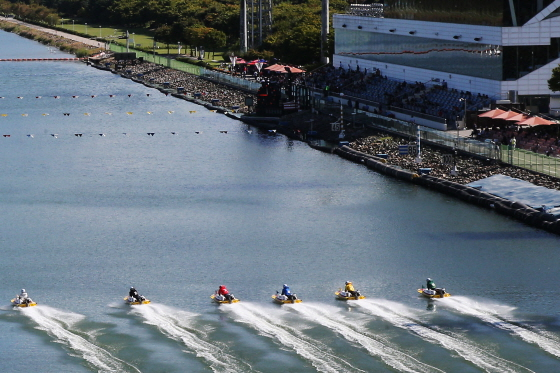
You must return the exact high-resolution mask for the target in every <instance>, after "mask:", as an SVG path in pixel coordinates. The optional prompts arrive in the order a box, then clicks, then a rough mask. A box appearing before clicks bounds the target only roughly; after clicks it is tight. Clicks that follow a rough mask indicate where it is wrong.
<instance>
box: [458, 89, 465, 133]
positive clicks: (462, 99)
mask: <svg viewBox="0 0 560 373" xmlns="http://www.w3.org/2000/svg"><path fill="white" fill-rule="evenodd" d="M459 101H464V102H465V114H464V115H463V125H464V126H465V128H467V98H466V97H461V98H460V99H459ZM458 137H459V126H458V125H457V138H458Z"/></svg>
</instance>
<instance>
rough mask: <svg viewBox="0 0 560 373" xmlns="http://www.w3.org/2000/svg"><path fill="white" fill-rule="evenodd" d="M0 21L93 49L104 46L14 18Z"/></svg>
mask: <svg viewBox="0 0 560 373" xmlns="http://www.w3.org/2000/svg"><path fill="white" fill-rule="evenodd" d="M0 20H1V21H6V22H10V23H15V24H18V25H22V26H26V27H29V28H32V29H35V30H37V31H41V32H44V33H46V34H51V35H55V36H60V37H62V38H65V39H70V40H74V41H77V42H80V43H84V44H87V45H91V46H93V47H100V48H101V47H104V46H105V42H102V41H99V40H96V39H88V38H84V37H82V36H78V35H74V34H69V33H67V32H62V31H58V30H53V29H50V28H46V27H43V26H37V25H33V24H31V23H27V22H23V21H20V20H17V19H14V18H7V17H0Z"/></svg>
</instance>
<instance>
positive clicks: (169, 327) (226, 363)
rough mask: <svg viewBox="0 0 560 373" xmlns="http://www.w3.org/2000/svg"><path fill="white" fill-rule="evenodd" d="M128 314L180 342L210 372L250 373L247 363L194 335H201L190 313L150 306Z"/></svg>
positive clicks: (161, 306) (136, 308) (136, 309)
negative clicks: (194, 325) (204, 364)
mask: <svg viewBox="0 0 560 373" xmlns="http://www.w3.org/2000/svg"><path fill="white" fill-rule="evenodd" d="M131 313H133V314H136V315H139V316H140V317H142V318H143V319H144V322H145V323H146V324H149V325H153V326H155V327H156V328H158V330H159V331H161V332H162V333H163V334H164V335H166V336H167V337H168V338H170V339H173V340H175V341H179V342H182V343H183V344H184V345H185V346H186V347H187V348H188V349H189V350H190V351H192V352H194V354H195V355H196V356H197V357H200V358H202V359H204V360H206V362H207V363H208V365H209V366H210V368H211V369H212V370H213V371H214V372H217V373H233V372H248V371H254V370H253V369H252V368H251V366H250V365H249V364H247V363H244V362H241V361H239V360H238V359H236V358H235V357H233V356H232V355H230V354H228V353H226V352H224V351H223V349H222V347H221V346H219V345H215V344H212V343H209V342H207V341H205V340H203V339H202V338H200V337H198V336H197V334H204V333H203V332H202V331H200V330H196V329H195V328H193V326H192V325H191V322H190V320H191V319H192V318H193V317H194V316H196V315H194V314H191V313H188V312H185V311H181V310H177V309H173V308H171V307H167V306H164V305H159V304H153V303H152V304H150V305H142V306H138V307H136V306H134V307H132V310H131Z"/></svg>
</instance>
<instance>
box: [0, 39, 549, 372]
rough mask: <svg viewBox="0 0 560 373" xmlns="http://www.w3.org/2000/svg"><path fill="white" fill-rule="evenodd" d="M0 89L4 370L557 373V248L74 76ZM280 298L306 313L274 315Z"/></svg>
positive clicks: (230, 125) (196, 112)
mask: <svg viewBox="0 0 560 373" xmlns="http://www.w3.org/2000/svg"><path fill="white" fill-rule="evenodd" d="M8 45H9V48H6V47H5V46H8ZM0 46H3V48H0V58H31V57H47V58H48V57H50V56H52V55H56V56H63V54H62V53H60V52H58V53H51V52H50V51H49V50H48V49H47V48H46V47H44V46H42V45H39V44H36V43H34V42H31V41H28V40H25V39H21V38H19V37H17V36H15V35H12V34H7V33H3V32H2V33H0ZM0 79H1V82H2V84H1V86H0V96H2V97H4V98H3V99H0V114H2V116H0V132H1V133H0V134H1V135H10V136H9V137H4V136H3V137H0V157H1V160H2V163H1V164H0V171H1V175H2V177H1V178H0V211H1V212H2V213H1V215H0V223H1V224H0V245H1V246H0V250H1V253H2V261H1V262H0V269H1V270H0V278H1V284H2V286H1V287H0V299H3V300H4V304H5V306H3V307H2V308H1V309H0V362H1V363H2V366H3V368H2V370H3V371H6V372H16V371H21V369H22V366H19V365H14V362H15V361H22V357H25V358H24V359H23V360H26V361H27V362H26V365H25V366H26V368H31V369H33V370H35V371H40V372H90V371H100V372H122V371H127V372H212V371H214V372H248V371H254V372H288V371H289V372H315V371H319V372H359V371H365V372H485V371H486V372H531V371H533V372H554V371H558V370H559V369H560V360H559V359H560V323H559V319H558V315H559V311H558V299H559V295H560V294H559V293H560V290H559V287H558V283H559V282H560V275H559V271H558V268H559V264H560V256H559V249H560V247H559V243H560V240H559V238H558V237H557V236H553V235H551V234H549V233H546V232H543V231H539V230H536V229H533V228H530V227H527V226H525V225H522V224H520V223H519V222H516V221H513V220H510V219H508V218H506V217H503V216H500V215H498V214H495V213H494V212H492V211H486V210H483V209H480V208H477V207H474V206H470V205H467V204H465V203H462V202H460V201H458V200H454V199H451V198H449V197H447V196H443V195H439V194H436V193H432V192H431V191H428V190H425V189H422V188H419V187H417V186H414V185H409V184H406V183H403V182H400V181H398V180H395V179H392V178H387V177H385V176H382V175H379V174H376V173H375V172H372V171H369V170H367V169H366V168H364V167H363V166H360V165H356V164H353V163H350V162H347V161H345V160H343V159H340V158H338V157H336V156H333V155H329V154H324V153H321V152H317V151H314V150H312V149H310V148H309V147H307V145H305V144H303V143H299V142H293V141H291V140H288V139H286V138H285V137H283V136H280V135H274V136H271V135H269V134H267V133H260V132H259V131H258V130H257V129H255V128H251V127H248V126H247V125H245V124H243V123H241V122H238V121H235V120H232V119H229V118H227V117H225V116H224V115H221V114H218V113H214V112H210V111H208V110H206V109H204V108H202V107H199V106H196V105H194V104H191V103H188V102H185V101H182V100H178V99H175V98H173V97H171V96H165V95H163V94H161V93H160V92H158V91H156V90H153V89H150V88H147V87H144V86H143V85H140V84H136V83H133V82H131V81H129V80H126V79H123V78H121V77H119V76H117V75H114V74H110V73H107V72H101V71H98V70H96V69H93V68H90V67H87V66H86V65H84V64H81V63H73V62H0ZM54 96H59V97H60V98H54ZM73 96H76V97H73ZM92 96H95V97H92ZM111 96H113V97H111ZM18 97H22V98H18ZM64 113H67V115H65V114H64ZM197 131H198V132H200V133H199V134H197V133H196V132H197ZM220 131H227V133H221V132H220ZM148 133H153V134H154V135H153V136H150V135H148ZM79 134H81V136H79ZM53 135H54V136H53ZM77 135H78V136H77ZM428 276H430V277H432V278H434V279H435V281H436V283H437V284H438V285H440V286H444V287H446V289H447V291H449V292H450V293H452V294H453V296H452V297H451V298H447V299H445V300H441V301H433V302H429V301H427V300H426V299H422V298H419V297H418V296H417V293H416V289H417V288H418V287H419V286H420V285H422V284H423V283H424V281H425V278H426V277H428ZM345 280H352V281H353V282H354V284H355V285H356V286H357V288H359V289H360V290H361V291H362V293H363V294H365V295H366V296H367V299H366V300H364V301H359V302H350V303H344V302H340V301H336V300H335V299H334V295H333V293H334V291H336V290H337V289H338V288H340V287H341V286H343V285H344V281H345ZM283 283H288V284H289V285H290V286H291V287H292V289H293V290H294V291H295V292H296V293H297V294H298V295H299V297H300V298H302V299H303V300H304V302H303V303H301V304H297V305H293V306H292V305H289V306H282V307H279V306H276V305H274V304H272V303H271V299H270V296H271V294H274V293H275V291H276V290H280V288H281V286H282V284H283ZM220 284H226V285H228V287H229V289H230V290H231V291H232V292H233V293H234V294H235V295H236V296H237V297H238V298H240V299H241V300H242V301H241V302H240V303H238V304H234V305H225V306H217V305H215V304H212V303H211V302H210V298H209V296H210V295H211V294H212V293H213V291H214V290H215V289H216V288H217V287H218V285H220ZM130 286H136V287H137V288H138V289H139V290H140V292H141V293H143V294H144V295H146V296H147V297H148V298H149V299H151V300H152V302H153V303H152V304H151V305H148V306H140V307H128V306H125V305H124V304H123V302H122V297H123V296H124V295H125V294H126V293H127V291H128V288H129V287H130ZM21 288H26V289H27V291H28V292H29V294H30V296H32V297H33V299H34V300H36V301H37V302H39V306H38V307H34V308H30V309H25V310H13V309H12V308H11V307H10V306H9V300H10V299H11V298H13V296H14V295H15V294H16V293H17V292H18V291H19V290H20V289H21Z"/></svg>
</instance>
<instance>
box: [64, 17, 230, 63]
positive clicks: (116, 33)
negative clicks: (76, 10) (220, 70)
mask: <svg viewBox="0 0 560 373" xmlns="http://www.w3.org/2000/svg"><path fill="white" fill-rule="evenodd" d="M59 26H60V27H62V28H64V29H66V30H68V31H74V32H79V33H83V34H87V35H89V36H90V37H91V38H101V39H106V40H112V42H113V43H117V44H120V45H126V32H127V31H128V35H129V40H130V41H129V43H130V44H129V45H130V47H131V48H139V49H140V48H147V49H148V50H149V51H151V50H152V49H154V36H153V33H152V32H150V31H149V30H146V29H137V28H130V29H128V30H127V29H123V28H115V27H108V26H103V25H99V24H85V23H83V24H82V23H77V22H76V21H75V20H74V21H73V20H71V19H62V20H61V24H60V25H59ZM119 37H122V39H120V38H119ZM155 50H156V52H158V54H160V55H164V54H167V45H166V44H164V43H159V42H156V45H155ZM190 52H191V50H190V48H188V46H187V48H185V46H181V55H188V54H190ZM222 52H223V51H216V53H215V55H213V54H212V52H208V51H207V52H206V53H205V57H206V58H205V59H204V61H205V62H207V63H209V64H211V65H212V66H219V65H220V63H221V62H223V59H222ZM169 54H170V55H177V54H179V44H178V42H177V44H174V45H173V44H170V45H169ZM213 59H215V60H216V62H213V61H212V60H213Z"/></svg>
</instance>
